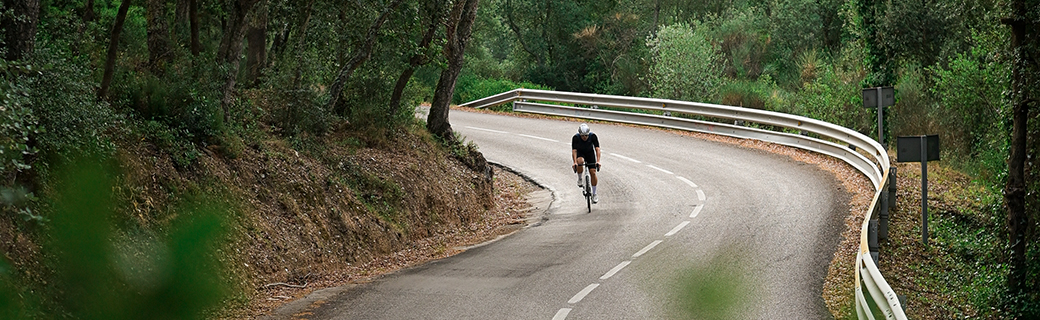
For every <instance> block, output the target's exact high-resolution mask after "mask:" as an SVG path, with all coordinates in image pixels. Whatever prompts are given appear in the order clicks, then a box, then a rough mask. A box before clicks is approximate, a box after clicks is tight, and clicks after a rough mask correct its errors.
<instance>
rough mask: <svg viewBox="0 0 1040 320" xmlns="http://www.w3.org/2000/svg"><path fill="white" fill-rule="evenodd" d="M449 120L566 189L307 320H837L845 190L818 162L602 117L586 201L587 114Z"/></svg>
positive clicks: (323, 299) (339, 298) (322, 300)
mask: <svg viewBox="0 0 1040 320" xmlns="http://www.w3.org/2000/svg"><path fill="white" fill-rule="evenodd" d="M450 121H451V124H452V127H453V128H454V129H455V130H456V131H458V132H460V133H461V134H462V135H463V136H465V138H466V139H467V140H468V141H474V142H476V143H477V145H479V147H480V151H481V152H483V153H484V156H485V157H486V158H487V159H488V160H490V161H493V162H497V163H500V164H503V165H506V166H509V167H512V168H514V169H515V170H517V171H519V172H521V173H523V174H525V175H527V176H529V177H530V178H532V179H534V180H536V181H538V182H539V183H540V184H543V185H544V186H546V187H548V188H549V189H551V190H552V191H553V192H554V194H555V197H556V199H555V200H554V201H553V203H552V206H550V207H549V209H548V210H547V212H545V213H544V215H545V218H546V219H545V220H544V221H542V222H541V223H539V224H536V225H534V226H531V227H529V228H526V229H524V230H522V231H520V232H517V233H516V234H514V235H512V236H509V237H506V238H504V239H502V240H500V241H497V242H494V243H491V244H488V245H485V246H480V247H477V248H473V249H470V250H467V251H466V252H464V253H462V254H459V255H457V256H454V257H451V258H448V259H444V260H440V261H435V262H431V263H428V264H425V265H423V266H419V267H415V268H411V269H408V270H404V271H401V272H397V273H394V274H391V275H387V276H384V277H382V278H380V279H378V280H376V281H374V282H372V283H368V284H363V285H354V286H350V287H342V288H337V289H333V290H326V291H322V292H316V293H314V294H312V295H314V296H315V297H311V298H310V300H311V301H317V302H318V303H312V304H311V307H310V308H309V309H308V310H307V312H309V313H307V314H306V316H305V318H308V319H670V318H685V317H687V316H688V315H689V313H683V312H684V311H685V312H692V313H698V314H700V313H708V312H712V311H713V310H718V309H720V308H721V307H728V308H729V310H730V311H733V312H735V313H733V314H731V315H728V316H724V318H738V319H823V318H831V316H830V314H829V313H828V312H827V309H826V307H825V305H824V303H823V299H822V298H821V295H820V294H821V291H822V286H823V279H824V277H825V276H826V275H827V268H828V264H829V263H830V260H831V258H832V256H833V253H834V250H835V249H836V247H837V245H838V242H839V234H840V229H841V226H842V219H843V217H844V215H845V214H847V213H848V210H847V207H846V206H845V203H847V202H848V201H847V200H848V194H847V193H846V192H845V191H844V190H842V189H841V188H840V187H839V184H838V183H837V182H836V180H835V179H834V177H833V176H832V175H831V174H829V173H826V172H823V171H821V170H819V169H818V168H817V167H816V166H813V165H809V164H804V163H800V162H796V161H793V160H791V159H789V158H787V157H784V156H778V155H774V154H770V153H767V152H764V151H760V150H751V149H745V148H740V147H736V146H732V145H728V144H724V143H718V142H712V141H705V140H700V139H696V138H691V137H688V136H683V135H678V134H675V133H670V132H665V131H660V130H655V129H646V128H634V127H627V126H615V125H609V124H591V127H592V131H593V132H595V133H596V134H597V135H598V136H599V139H600V143H601V149H602V153H603V159H602V160H601V163H602V164H603V171H602V172H601V174H600V177H599V178H600V180H599V188H598V193H599V196H600V202H599V204H595V205H593V210H592V213H586V208H585V202H584V198H583V197H582V195H581V192H580V189H579V188H578V187H577V184H576V175H575V174H573V173H572V172H571V169H570V164H571V160H570V137H571V136H572V135H573V134H574V133H575V132H576V130H577V127H578V124H579V122H578V121H561V120H539V119H529V118H520V117H510V116H502V115H488V114H479V113H470V112H461V111H456V110H453V111H452V112H451V115H450ZM698 288H699V289H698ZM690 292H694V293H690ZM697 292H700V294H698V293H697ZM721 309H725V308H721Z"/></svg>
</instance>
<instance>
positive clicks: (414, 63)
mask: <svg viewBox="0 0 1040 320" xmlns="http://www.w3.org/2000/svg"><path fill="white" fill-rule="evenodd" d="M440 4H441V2H440V1H435V2H434V7H433V8H431V10H429V12H430V23H429V24H428V25H427V27H426V32H425V33H423V36H422V40H420V41H419V53H416V54H414V55H412V57H411V58H409V59H408V68H407V69H405V70H404V72H401V76H400V77H398V78H397V83H396V84H395V85H394V92H393V94H391V95H390V115H391V116H393V115H396V114H397V113H398V112H400V110H401V96H403V95H404V89H405V87H407V86H408V81H409V80H410V79H411V78H412V75H413V74H415V69H416V68H418V67H419V66H420V65H424V64H426V63H427V62H429V58H428V57H427V55H426V50H427V49H428V48H429V47H430V43H432V42H433V37H434V36H435V35H436V34H437V27H438V26H440V24H441V20H442V19H441V17H442V14H441V10H442V8H441V6H440Z"/></svg>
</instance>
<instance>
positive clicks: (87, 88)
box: [29, 43, 121, 179]
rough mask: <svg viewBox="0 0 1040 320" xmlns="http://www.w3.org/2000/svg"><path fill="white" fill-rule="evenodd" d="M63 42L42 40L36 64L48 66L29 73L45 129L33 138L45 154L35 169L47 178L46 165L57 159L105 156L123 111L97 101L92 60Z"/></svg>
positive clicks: (35, 110) (38, 115)
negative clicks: (56, 42)
mask: <svg viewBox="0 0 1040 320" xmlns="http://www.w3.org/2000/svg"><path fill="white" fill-rule="evenodd" d="M67 50H68V49H66V48H64V47H63V45H61V44H55V43H41V44H39V46H38V47H37V50H36V54H35V56H34V60H35V62H34V63H35V64H38V65H44V66H47V68H46V69H44V70H43V71H42V72H41V73H40V74H39V75H38V76H35V77H32V78H30V81H29V89H30V93H29V99H30V103H31V104H32V109H33V114H34V115H35V116H36V118H37V119H39V124H40V127H41V128H42V130H40V132H39V133H38V134H37V135H35V137H34V140H35V142H36V145H37V146H38V148H39V150H40V153H41V154H42V156H43V157H42V160H43V161H39V162H37V164H38V165H37V166H36V168H35V169H37V171H39V172H38V173H40V174H41V175H42V176H43V178H45V179H46V178H47V175H48V171H49V169H48V168H47V167H48V166H49V165H50V164H52V163H59V162H56V161H68V160H70V159H71V158H73V157H78V156H105V155H109V154H111V153H112V152H114V151H115V145H114V144H113V143H112V142H111V139H110V137H111V136H112V135H113V134H116V132H115V130H117V129H118V123H119V122H120V119H121V116H120V115H119V114H117V113H116V112H114V111H113V110H112V108H111V107H110V106H109V105H108V104H107V103H104V102H99V101H97V96H96V91H95V90H96V87H95V86H96V85H97V83H96V82H95V81H94V80H93V77H92V75H91V74H92V70H91V68H90V67H89V63H86V62H85V61H83V59H85V58H82V57H77V58H71V59H69V58H66V57H67V56H69V55H71V54H70V53H69V52H67Z"/></svg>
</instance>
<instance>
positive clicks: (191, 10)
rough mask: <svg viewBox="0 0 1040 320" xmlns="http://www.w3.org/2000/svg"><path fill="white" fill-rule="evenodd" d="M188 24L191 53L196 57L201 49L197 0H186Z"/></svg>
mask: <svg viewBox="0 0 1040 320" xmlns="http://www.w3.org/2000/svg"><path fill="white" fill-rule="evenodd" d="M188 24H189V25H190V27H189V28H190V29H191V40H190V41H191V44H190V46H191V55H193V56H196V57H198V56H199V52H200V51H202V44H201V43H199V0H188Z"/></svg>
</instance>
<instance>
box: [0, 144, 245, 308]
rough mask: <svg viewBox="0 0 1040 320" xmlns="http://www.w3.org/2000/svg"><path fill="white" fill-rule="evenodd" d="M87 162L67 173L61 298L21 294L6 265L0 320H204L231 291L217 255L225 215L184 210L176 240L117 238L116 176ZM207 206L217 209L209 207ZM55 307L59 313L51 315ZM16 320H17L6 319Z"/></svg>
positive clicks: (58, 240) (59, 252)
mask: <svg viewBox="0 0 1040 320" xmlns="http://www.w3.org/2000/svg"><path fill="white" fill-rule="evenodd" d="M102 162H103V161H97V160H83V161H77V162H73V163H71V164H70V165H69V166H68V168H67V170H64V171H62V172H63V174H61V175H59V176H61V177H63V178H64V179H63V181H62V182H60V183H58V185H59V187H58V188H59V189H60V191H61V192H60V193H59V194H60V195H61V196H60V197H59V198H57V199H52V201H53V203H52V206H53V208H54V209H55V214H54V219H53V227H52V228H50V229H49V230H48V231H47V235H46V238H47V239H48V242H47V243H46V244H45V245H44V250H45V251H47V252H49V253H50V256H51V257H54V261H52V265H53V266H54V267H53V268H54V272H55V273H56V279H53V281H54V282H55V283H52V284H50V285H51V286H53V287H54V290H44V291H35V290H28V289H25V288H23V287H18V286H17V284H16V281H14V279H12V278H10V273H9V269H7V267H6V265H5V264H4V263H3V262H0V292H4V294H0V315H5V318H23V317H25V316H28V315H32V314H39V315H48V316H46V317H55V318H57V317H59V316H64V317H71V318H75V319H203V318H205V312H207V311H209V310H210V309H211V308H212V307H214V306H216V305H217V304H219V303H220V301H221V299H222V297H224V295H225V292H226V290H225V289H224V288H223V284H224V281H223V278H222V276H221V273H220V271H219V270H220V265H219V263H218V262H217V259H216V258H217V257H216V256H215V249H216V248H217V246H218V245H219V244H220V242H221V239H222V237H223V235H222V234H223V230H222V228H223V227H222V225H223V224H222V221H221V220H220V219H219V218H218V217H220V216H222V215H224V213H222V211H224V209H223V208H221V207H220V206H216V205H203V206H200V207H198V208H197V209H195V210H181V212H182V214H181V215H179V218H178V219H176V221H174V222H173V223H172V228H171V230H173V231H172V232H171V233H170V234H169V235H168V236H155V235H148V234H140V235H136V236H131V237H129V238H122V237H119V236H117V235H116V228H115V225H114V221H113V208H114V203H113V198H112V190H113V188H112V179H113V178H112V175H111V174H110V173H109V172H111V171H110V170H107V169H103V168H102V166H99V165H98V163H102ZM200 203H210V202H208V201H205V200H202V201H200ZM41 301H44V302H47V303H48V304H47V305H50V303H54V304H55V306H56V307H57V308H47V309H44V307H43V305H41V304H39V303H40V302H41ZM6 316H11V317H6Z"/></svg>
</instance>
